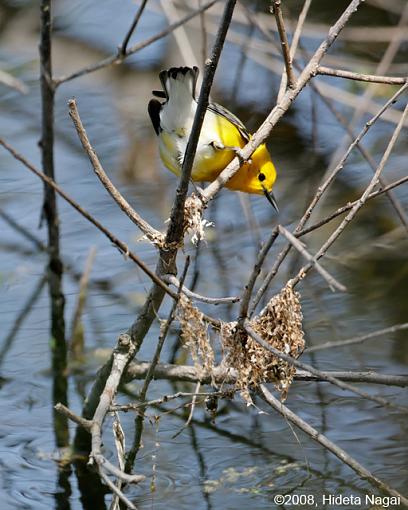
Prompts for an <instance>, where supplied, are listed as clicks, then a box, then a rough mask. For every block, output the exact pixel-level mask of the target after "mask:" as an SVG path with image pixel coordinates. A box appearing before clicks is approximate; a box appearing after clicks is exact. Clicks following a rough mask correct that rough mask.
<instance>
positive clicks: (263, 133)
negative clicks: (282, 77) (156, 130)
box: [201, 0, 362, 204]
mask: <svg viewBox="0 0 408 510" xmlns="http://www.w3.org/2000/svg"><path fill="white" fill-rule="evenodd" d="M361 3H362V0H352V2H350V4H349V6H348V7H347V8H346V9H345V11H344V12H343V14H342V15H341V16H340V18H339V19H338V20H337V22H336V23H335V24H334V25H333V26H332V27H331V29H330V31H329V33H328V35H327V37H326V39H325V40H324V41H323V42H322V43H321V44H320V46H319V48H318V49H317V50H316V52H315V53H314V55H313V56H312V58H311V59H310V61H309V63H308V64H307V66H306V67H305V68H304V70H303V72H302V73H301V75H300V76H299V79H298V80H297V82H296V86H295V88H293V89H288V90H287V91H286V93H285V95H284V96H283V98H282V101H281V102H280V103H279V104H277V105H276V106H275V107H274V108H273V110H272V111H271V112H270V114H269V115H268V116H267V118H266V119H265V121H264V122H263V123H262V125H261V126H260V127H259V129H258V130H257V131H256V133H255V134H254V135H253V136H252V138H251V140H250V141H249V142H248V143H247V145H245V147H243V148H242V149H241V151H240V157H239V158H238V157H235V158H234V159H233V160H232V161H231V163H229V164H228V165H227V166H226V167H225V169H224V170H223V171H222V172H221V173H220V175H219V176H218V177H217V179H215V180H214V181H213V182H212V183H211V184H210V185H208V186H207V187H206V188H205V190H204V191H203V193H202V194H201V198H202V200H203V202H204V204H205V203H207V202H208V201H209V200H211V199H212V198H213V197H214V196H215V194H216V193H217V192H218V191H219V190H220V189H221V188H222V186H224V184H225V183H226V182H227V181H228V180H229V179H231V178H232V177H233V176H234V175H235V173H236V172H237V171H238V170H239V168H240V167H241V164H242V161H243V160H244V161H246V160H248V159H249V158H250V157H251V155H252V153H253V152H254V151H255V150H256V149H257V147H259V145H260V144H261V143H263V142H264V141H265V140H266V138H267V137H268V136H269V135H270V133H271V131H272V129H273V128H274V126H275V125H276V124H277V122H278V121H279V120H280V119H281V117H282V116H283V115H284V113H286V111H287V110H288V109H289V107H290V106H291V104H292V103H293V101H294V100H295V99H296V97H297V96H298V95H299V93H300V92H301V90H302V89H303V88H304V87H305V85H306V84H307V83H308V82H309V81H310V79H311V78H312V77H313V74H314V72H315V70H316V69H317V67H318V66H319V64H320V61H321V59H322V58H323V57H324V55H325V54H326V52H327V51H328V49H329V48H330V46H331V45H332V44H333V43H334V41H335V40H336V39H337V36H338V35H339V33H340V32H341V30H342V29H343V28H344V26H345V25H346V23H347V22H348V20H349V19H350V17H351V16H352V14H353V13H354V12H355V11H356V10H357V8H358V6H359V5H360V4H361Z"/></svg>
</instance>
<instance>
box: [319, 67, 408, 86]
mask: <svg viewBox="0 0 408 510" xmlns="http://www.w3.org/2000/svg"><path fill="white" fill-rule="evenodd" d="M316 74H321V75H325V76H335V77H336V78H346V79H348V80H356V81H364V82H370V83H387V84H388V85H404V83H406V82H407V80H408V78H406V77H405V78H402V77H401V78H399V77H395V76H377V75H375V74H361V73H353V72H351V71H345V70H342V69H332V68H331V67H325V66H319V67H318V68H317V69H316Z"/></svg>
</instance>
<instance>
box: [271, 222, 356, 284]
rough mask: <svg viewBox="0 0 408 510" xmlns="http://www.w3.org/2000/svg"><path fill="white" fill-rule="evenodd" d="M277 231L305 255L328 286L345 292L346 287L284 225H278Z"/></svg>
mask: <svg viewBox="0 0 408 510" xmlns="http://www.w3.org/2000/svg"><path fill="white" fill-rule="evenodd" d="M278 228H279V232H280V233H281V234H282V235H283V236H284V237H286V239H287V240H288V241H289V242H290V244H291V245H292V246H294V247H295V248H296V249H297V250H298V252H299V253H300V254H301V255H303V256H304V257H305V259H307V260H309V261H310V263H311V264H313V265H314V267H315V268H316V270H317V272H318V273H320V275H321V276H322V277H323V278H324V279H325V280H326V282H327V283H328V284H329V287H330V288H331V289H332V290H334V289H335V288H336V289H338V290H340V291H342V292H345V291H346V290H347V289H346V287H344V285H342V284H341V283H339V282H338V281H337V280H336V279H335V278H333V276H332V275H331V274H330V273H328V272H327V271H326V269H324V268H323V267H322V266H321V265H320V264H319V263H318V262H317V261H316V257H314V256H313V255H310V253H309V252H308V251H307V250H306V249H305V248H304V246H303V244H302V243H301V242H300V241H299V240H298V239H296V237H295V236H294V235H293V234H291V233H290V232H289V231H288V230H286V228H285V227H282V225H279V227H278Z"/></svg>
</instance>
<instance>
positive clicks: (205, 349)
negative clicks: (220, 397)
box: [177, 294, 214, 376]
mask: <svg viewBox="0 0 408 510" xmlns="http://www.w3.org/2000/svg"><path fill="white" fill-rule="evenodd" d="M177 319H178V320H179V322H180V328H181V339H182V341H183V343H184V345H185V346H186V347H188V349H189V350H190V354H191V357H192V359H193V361H194V365H195V367H196V369H197V370H199V371H200V372H201V373H202V375H203V376H204V375H208V374H210V375H212V372H213V369H214V351H213V348H212V346H211V343H210V340H209V337H208V324H207V322H206V321H205V320H204V317H203V314H202V313H201V312H200V310H198V308H196V307H195V306H193V304H192V302H191V301H190V300H189V299H188V298H187V297H186V296H185V295H183V294H182V295H181V296H180V300H179V303H178V307H177Z"/></svg>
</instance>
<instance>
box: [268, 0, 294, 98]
mask: <svg viewBox="0 0 408 510" xmlns="http://www.w3.org/2000/svg"><path fill="white" fill-rule="evenodd" d="M272 9H273V14H274V15H275V19H276V25H277V27H278V32H279V37H280V41H281V47H282V54H283V59H284V61H285V67H286V76H287V77H288V87H289V88H290V89H294V88H295V83H296V78H295V74H294V72H293V66H292V56H291V54H290V48H289V42H288V38H287V35H286V29H285V23H284V21H283V14H282V9H281V0H273V2H272Z"/></svg>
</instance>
